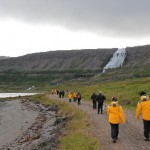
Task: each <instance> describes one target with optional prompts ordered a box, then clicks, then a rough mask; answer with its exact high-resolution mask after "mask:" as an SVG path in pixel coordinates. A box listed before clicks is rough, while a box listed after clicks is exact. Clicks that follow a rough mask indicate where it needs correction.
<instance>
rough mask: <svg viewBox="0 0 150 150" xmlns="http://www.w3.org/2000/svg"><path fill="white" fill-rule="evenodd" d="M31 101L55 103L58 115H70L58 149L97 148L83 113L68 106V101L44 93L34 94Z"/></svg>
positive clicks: (97, 145)
mask: <svg viewBox="0 0 150 150" xmlns="http://www.w3.org/2000/svg"><path fill="white" fill-rule="evenodd" d="M31 99H32V100H33V101H36V102H40V103H44V104H47V105H57V107H58V112H57V115H58V116H63V115H66V116H67V115H70V116H72V119H71V120H69V121H68V122H67V125H66V129H65V132H66V135H64V136H62V137H60V140H59V150H99V149H100V145H99V143H98V139H96V138H95V137H93V136H92V128H91V127H90V125H89V120H88V118H87V117H86V115H85V113H84V112H82V111H81V110H79V109H77V108H75V107H74V106H70V105H69V104H68V103H65V102H62V101H59V100H52V99H49V98H48V96H45V95H36V96H32V98H31Z"/></svg>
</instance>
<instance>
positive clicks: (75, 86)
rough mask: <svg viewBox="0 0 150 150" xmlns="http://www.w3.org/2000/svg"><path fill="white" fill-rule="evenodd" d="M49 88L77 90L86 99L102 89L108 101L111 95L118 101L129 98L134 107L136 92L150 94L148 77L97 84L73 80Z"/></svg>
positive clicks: (149, 79) (137, 98)
mask: <svg viewBox="0 0 150 150" xmlns="http://www.w3.org/2000/svg"><path fill="white" fill-rule="evenodd" d="M51 88H57V89H69V90H70V91H74V90H79V91H80V92H81V93H82V97H83V99H84V100H86V101H90V96H91V94H92V93H93V92H96V93H98V92H99V91H102V92H103V93H104V94H105V96H106V98H107V101H108V102H109V101H110V100H111V97H112V96H117V97H118V99H119V101H121V100H131V107H132V106H133V107H135V106H136V104H137V102H138V101H139V95H138V93H139V92H140V91H142V90H144V91H146V92H147V94H149V95H150V77H146V78H137V79H128V80H125V81H114V82H112V81H111V82H97V84H95V83H94V84H92V83H91V82H82V81H81V82H80V81H74V82H70V83H68V84H66V85H63V84H62V85H59V86H54V87H51ZM51 88H50V89H51ZM50 89H49V90H50Z"/></svg>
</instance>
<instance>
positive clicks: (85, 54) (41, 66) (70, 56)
mask: <svg viewBox="0 0 150 150" xmlns="http://www.w3.org/2000/svg"><path fill="white" fill-rule="evenodd" d="M116 50H117V49H115V48H114V49H88V50H70V51H49V52H43V53H33V54H28V55H24V56H21V57H16V58H10V59H7V60H0V71H3V70H15V71H50V70H70V69H71V70H81V69H82V70H85V69H91V70H94V69H99V70H102V69H103V67H104V66H105V64H106V63H107V62H108V61H109V59H110V58H111V57H112V55H113V53H114V52H115V51H116Z"/></svg>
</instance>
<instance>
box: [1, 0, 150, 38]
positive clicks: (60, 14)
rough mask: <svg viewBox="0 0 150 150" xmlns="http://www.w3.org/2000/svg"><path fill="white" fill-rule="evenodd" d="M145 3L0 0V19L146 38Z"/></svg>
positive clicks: (148, 19)
mask: <svg viewBox="0 0 150 150" xmlns="http://www.w3.org/2000/svg"><path fill="white" fill-rule="evenodd" d="M149 6H150V1H149V0H144V1H142V0H0V17H14V18H15V19H20V20H22V21H28V22H31V23H49V24H56V25H62V26H64V27H66V28H68V29H70V30H89V31H91V32H95V33H97V34H100V33H101V34H106V35H110V36H114V35H119V36H130V37H138V36H139V37H140V36H149V33H150V28H149V26H150V15H149V14H150V9H149Z"/></svg>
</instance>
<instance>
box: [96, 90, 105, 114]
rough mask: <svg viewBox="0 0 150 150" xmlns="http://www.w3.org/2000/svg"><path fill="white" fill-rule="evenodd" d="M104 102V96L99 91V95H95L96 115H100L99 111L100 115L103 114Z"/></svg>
mask: <svg viewBox="0 0 150 150" xmlns="http://www.w3.org/2000/svg"><path fill="white" fill-rule="evenodd" d="M105 100H106V98H105V96H104V95H103V94H102V92H101V91H100V92H99V94H98V95H97V102H98V114H99V113H100V110H101V114H103V103H104V101H105Z"/></svg>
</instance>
